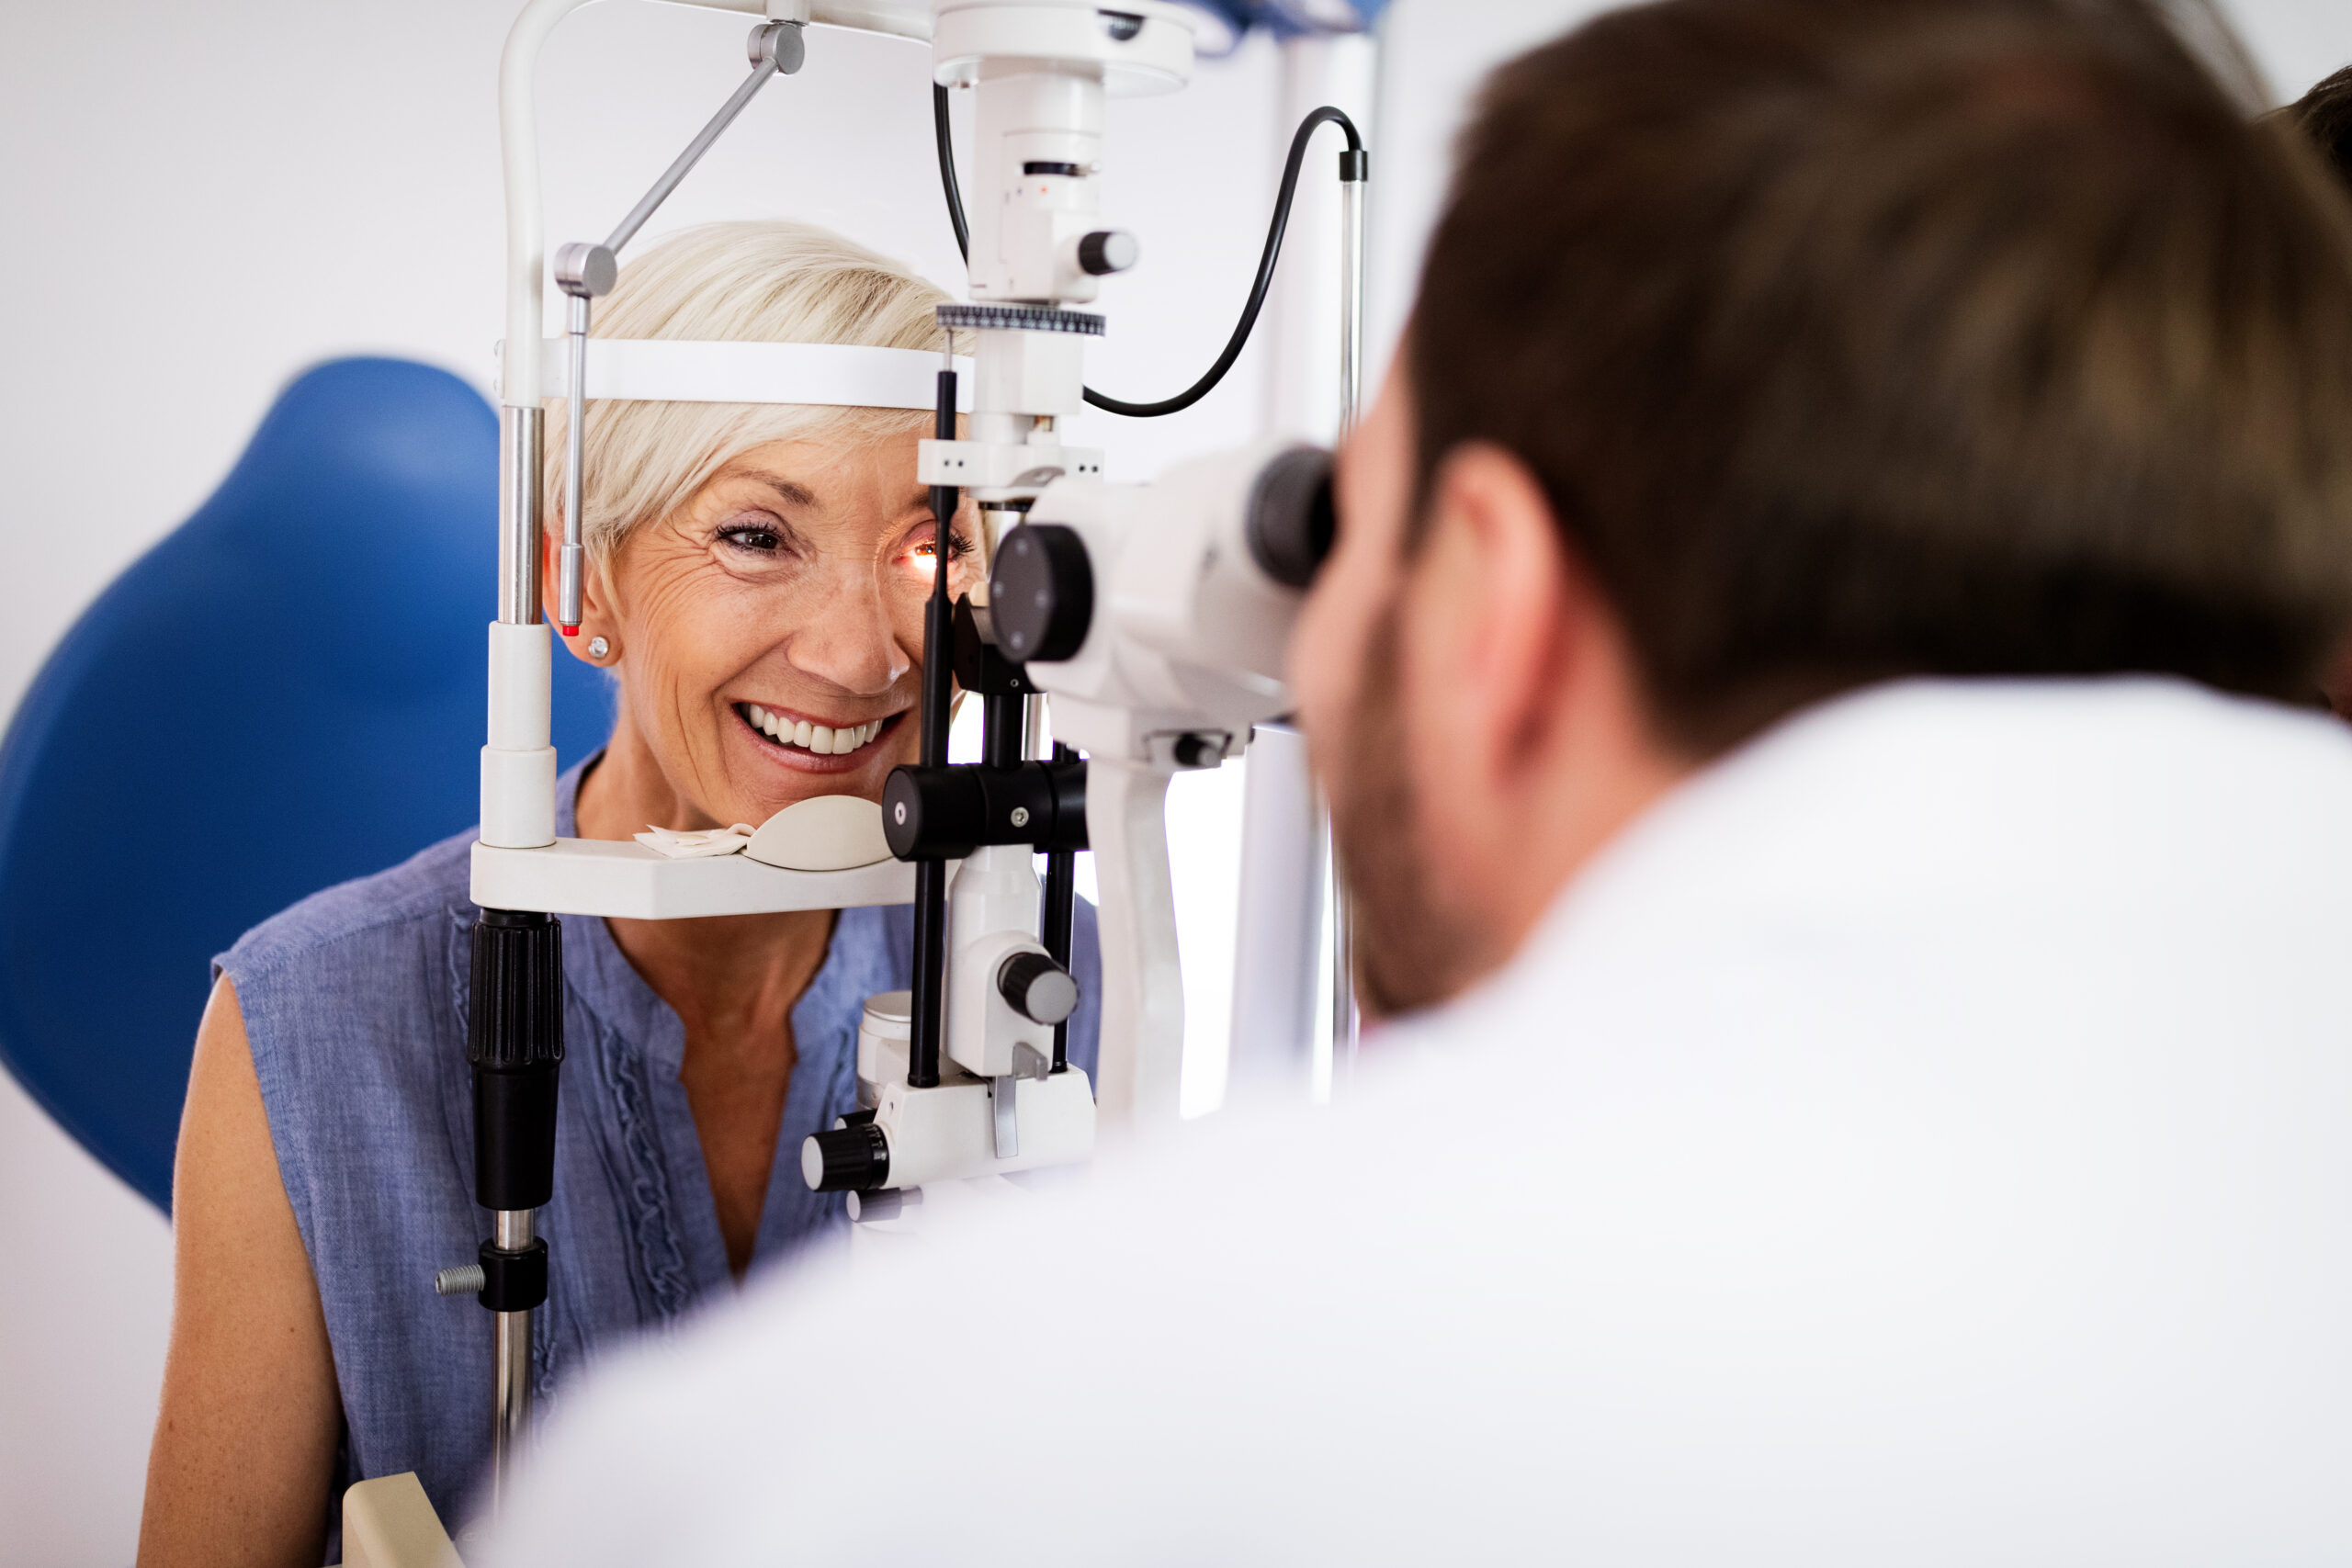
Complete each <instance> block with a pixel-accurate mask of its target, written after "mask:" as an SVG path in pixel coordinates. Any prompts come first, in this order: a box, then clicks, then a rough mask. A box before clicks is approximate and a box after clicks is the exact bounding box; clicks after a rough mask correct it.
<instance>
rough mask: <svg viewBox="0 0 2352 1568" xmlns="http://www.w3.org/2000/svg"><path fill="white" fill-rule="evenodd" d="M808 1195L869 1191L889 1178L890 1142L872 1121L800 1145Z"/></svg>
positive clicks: (815, 1137) (819, 1135)
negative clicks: (809, 1193) (809, 1192)
mask: <svg viewBox="0 0 2352 1568" xmlns="http://www.w3.org/2000/svg"><path fill="white" fill-rule="evenodd" d="M800 1179H802V1180H803V1181H806V1182H807V1183H808V1184H809V1190H810V1191H811V1192H870V1191H872V1190H874V1189H875V1188H876V1187H879V1186H881V1185H882V1184H883V1183H884V1182H886V1181H888V1180H889V1179H890V1140H889V1139H888V1138H887V1137H885V1136H884V1135H883V1133H882V1129H881V1128H879V1127H877V1126H876V1125H875V1124H874V1123H873V1122H859V1123H857V1124H855V1125H854V1126H848V1127H835V1128H833V1129H831V1131H829V1132H823V1133H817V1134H811V1135H810V1136H809V1138H808V1139H807V1140H806V1141H804V1142H803V1143H802V1144H801V1145H800Z"/></svg>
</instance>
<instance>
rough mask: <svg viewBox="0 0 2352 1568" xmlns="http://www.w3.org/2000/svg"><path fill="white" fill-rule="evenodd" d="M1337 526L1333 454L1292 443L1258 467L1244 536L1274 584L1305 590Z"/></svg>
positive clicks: (1259, 566)
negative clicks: (1333, 499) (1264, 464)
mask: <svg viewBox="0 0 2352 1568" xmlns="http://www.w3.org/2000/svg"><path fill="white" fill-rule="evenodd" d="M1338 524H1339V517H1338V513H1336V512H1335V511H1334V509H1333V507H1332V504H1331V454H1329V452H1326V451H1324V450H1322V449H1321V448H1320V447H1317V446H1294V447H1292V448H1291V449H1290V450H1289V451H1287V452H1284V453H1283V454H1282V455H1281V456H1280V457H1276V458H1275V459H1274V460H1273V461H1272V462H1271V463H1268V464H1267V465H1266V466H1265V467H1264V468H1261V469H1260V470H1259V471H1258V479H1257V482H1256V483H1255V484H1253V485H1251V486H1250V511H1249V520H1248V522H1247V524H1246V525H1244V535H1245V536H1246V537H1247V538H1248V539H1249V541H1250V558H1251V559H1252V560H1254V561H1256V562H1257V563H1258V570H1261V571H1262V572H1264V573H1265V574H1266V575H1267V576H1268V577H1271V578H1272V579H1273V580H1274V581H1276V582H1279V583H1281V584H1282V585H1283V587H1285V588H1304V587H1306V585H1307V584H1308V583H1310V582H1312V581H1315V572H1316V569H1317V568H1318V567H1320V566H1321V565H1322V564H1323V558H1324V557H1325V556H1328V555H1329V554H1330V553H1331V536H1332V535H1333V533H1334V532H1335V531H1336V530H1337V528H1338Z"/></svg>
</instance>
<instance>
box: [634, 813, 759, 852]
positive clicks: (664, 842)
mask: <svg viewBox="0 0 2352 1568" xmlns="http://www.w3.org/2000/svg"><path fill="white" fill-rule="evenodd" d="M755 831H757V829H754V828H753V827H752V825H751V824H750V823H749V822H738V823H736V824H735V825H734V826H733V827H731V828H707V829H703V830H702V831H701V832H697V833H681V832H679V831H677V830H676V829H673V828H648V829H646V830H645V831H644V832H642V833H639V835H638V836H637V841H638V842H639V843H640V844H643V845H644V846H645V847H646V848H647V849H649V850H651V851H653V852H655V853H656V854H663V855H667V856H669V857H670V858H671V859H672V860H699V859H701V858H703V857H704V856H706V855H732V854H741V852H742V851H743V847H744V846H745V845H746V844H749V843H750V842H751V841H752V833H753V832H755Z"/></svg>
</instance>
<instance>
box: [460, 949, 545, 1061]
mask: <svg viewBox="0 0 2352 1568" xmlns="http://www.w3.org/2000/svg"><path fill="white" fill-rule="evenodd" d="M466 1060H467V1061H469V1062H471V1063H472V1064H473V1065H474V1066H477V1067H489V1068H492V1069H493V1070H497V1071H504V1070H507V1069H510V1068H514V1067H528V1066H537V1065H539V1064H541V1063H551V1062H560V1061H562V1060H563V924H562V922H561V921H560V920H558V919H555V917H554V916H552V915H542V914H539V913H537V912H536V911H532V910H523V909H484V910H483V911H482V912H481V919H479V920H477V921H476V922H475V923H474V964H473V987H472V996H471V1000H470V1005H469V1007H468V1009H467V1011H466Z"/></svg>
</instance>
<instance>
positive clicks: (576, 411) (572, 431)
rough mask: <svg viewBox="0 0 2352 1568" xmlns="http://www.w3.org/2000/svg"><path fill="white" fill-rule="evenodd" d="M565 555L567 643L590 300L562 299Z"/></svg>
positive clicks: (562, 614) (579, 557)
mask: <svg viewBox="0 0 2352 1568" xmlns="http://www.w3.org/2000/svg"><path fill="white" fill-rule="evenodd" d="M564 304H565V310H564V348H565V358H566V361H567V363H566V365H565V369H564V379H563V395H564V411H563V550H562V553H561V554H560V556H558V557H557V561H556V580H555V582H556V612H555V620H556V626H557V628H558V629H559V630H560V631H561V632H562V633H563V635H564V636H566V637H571V636H572V635H573V634H574V633H576V632H578V631H579V629H580V601H581V592H582V586H581V585H582V567H583V566H584V565H585V558H586V554H587V552H586V550H585V548H584V547H583V537H584V536H583V534H582V523H581V516H580V513H581V505H582V502H581V492H582V490H583V489H584V488H585V487H586V475H585V474H584V473H583V472H582V469H583V468H585V467H586V464H587V456H586V452H587V429H588V296H587V295H585V294H566V295H565V296H564Z"/></svg>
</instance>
